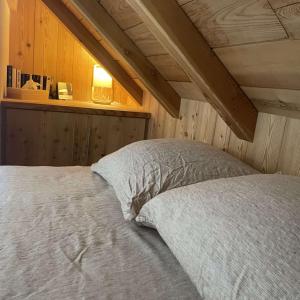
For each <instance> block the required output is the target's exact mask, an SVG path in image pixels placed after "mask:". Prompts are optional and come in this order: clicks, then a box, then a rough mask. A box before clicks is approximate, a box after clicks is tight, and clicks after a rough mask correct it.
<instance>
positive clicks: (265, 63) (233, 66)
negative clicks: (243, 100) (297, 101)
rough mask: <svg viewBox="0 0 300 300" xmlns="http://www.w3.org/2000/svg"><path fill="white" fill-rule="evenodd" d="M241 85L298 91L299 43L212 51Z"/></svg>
mask: <svg viewBox="0 0 300 300" xmlns="http://www.w3.org/2000/svg"><path fill="white" fill-rule="evenodd" d="M215 52H216V54H217V55H218V57H219V58H220V59H221V61H222V62H223V63H224V64H225V66H226V67H227V69H228V70H229V72H230V73H231V74H232V75H233V76H234V78H235V79H236V80H237V82H238V83H239V84H240V85H242V86H248V87H262V88H274V89H294V90H299V89H300V80H299V78H300V59H299V53H300V41H299V40H285V41H278V42H268V43H260V44H252V45H243V46H237V47H226V48H218V49H215Z"/></svg>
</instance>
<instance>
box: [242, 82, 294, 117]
mask: <svg viewBox="0 0 300 300" xmlns="http://www.w3.org/2000/svg"><path fill="white" fill-rule="evenodd" d="M242 89H243V90H244V91H245V93H246V94H247V95H248V97H249V98H250V99H252V102H253V104H254V105H255V106H256V108H257V109H258V111H260V112H265V113H270V114H275V115H281V116H287V117H292V118H300V90H287V89H269V88H255V87H242Z"/></svg>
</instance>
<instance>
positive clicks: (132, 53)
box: [48, 0, 181, 117]
mask: <svg viewBox="0 0 300 300" xmlns="http://www.w3.org/2000/svg"><path fill="white" fill-rule="evenodd" d="M48 1H50V0H48ZM50 2H51V1H50ZM70 2H71V3H72V4H73V5H74V6H75V7H76V8H77V9H78V10H79V11H80V13H81V14H82V15H83V16H84V17H85V18H86V19H87V20H88V21H89V23H90V24H92V25H93V26H94V28H95V29H96V30H97V31H98V32H99V33H100V34H101V36H103V37H104V39H105V40H106V41H107V42H108V43H109V44H110V46H112V48H114V50H116V51H117V52H118V54H120V55H121V56H122V58H123V59H124V60H125V61H126V62H127V63H128V64H129V65H130V66H131V68H132V69H133V70H134V71H135V72H136V73H137V75H138V77H139V79H140V80H141V81H142V83H143V84H144V86H145V87H146V88H147V89H148V90H149V91H150V92H151V93H152V95H153V96H154V97H155V98H156V99H157V100H158V101H159V102H160V103H161V104H162V105H163V106H164V108H165V109H166V110H167V111H168V112H169V113H170V114H171V115H172V116H173V117H179V111H180V102H181V98H180V96H179V95H178V94H177V92H176V91H175V90H174V89H173V88H172V87H171V85H170V84H169V83H168V82H167V81H166V80H165V79H164V78H163V77H162V75H161V74H160V73H159V72H158V71H157V70H156V68H155V67H154V66H153V65H152V64H151V62H150V61H149V60H148V59H147V58H146V57H145V56H144V54H143V53H142V52H141V50H140V49H139V48H138V47H137V46H136V45H135V43H134V42H133V41H132V40H131V39H130V38H129V37H128V36H127V35H126V34H125V33H124V32H123V30H122V29H121V28H120V27H119V25H118V24H117V23H116V21H115V20H114V19H113V18H112V17H111V16H110V15H109V14H108V12H107V11H106V10H105V9H104V7H103V6H102V5H100V4H99V3H97V1H95V0H71V1H70Z"/></svg>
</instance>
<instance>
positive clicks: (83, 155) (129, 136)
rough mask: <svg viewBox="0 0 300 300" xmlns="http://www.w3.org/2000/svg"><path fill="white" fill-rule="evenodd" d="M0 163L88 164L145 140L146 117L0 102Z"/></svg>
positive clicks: (103, 111) (125, 113)
mask: <svg viewBox="0 0 300 300" xmlns="http://www.w3.org/2000/svg"><path fill="white" fill-rule="evenodd" d="M1 110H2V113H1V114H2V122H1V123H2V163H3V164H6V165H27V166H37V165H49V166H71V165H90V164H92V163H94V162H96V161H97V160H98V159H99V158H101V157H103V156H104V155H106V154H109V153H111V152H113V151H115V150H117V149H119V148H121V147H123V146H125V145H127V144H129V143H131V142H135V141H138V140H142V139H144V138H145V137H146V135H145V134H146V129H147V122H148V119H149V117H150V116H149V114H146V113H139V112H137V113H134V112H126V111H107V110H96V109H82V108H79V109H78V108H77V109H74V108H70V107H57V106H53V105H51V106H50V107H49V106H45V107H43V106H41V105H32V104H24V103H21V104H20V103H15V102H12V103H10V102H7V101H6V102H2V104H1Z"/></svg>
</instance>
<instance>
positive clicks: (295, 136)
mask: <svg viewBox="0 0 300 300" xmlns="http://www.w3.org/2000/svg"><path fill="white" fill-rule="evenodd" d="M299 145H300V120H296V119H288V120H287V124H286V129H285V134H284V138H283V141H282V149H281V154H280V160H279V166H278V169H279V170H280V171H282V172H283V173H285V174H291V175H296V176H300V146H299Z"/></svg>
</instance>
